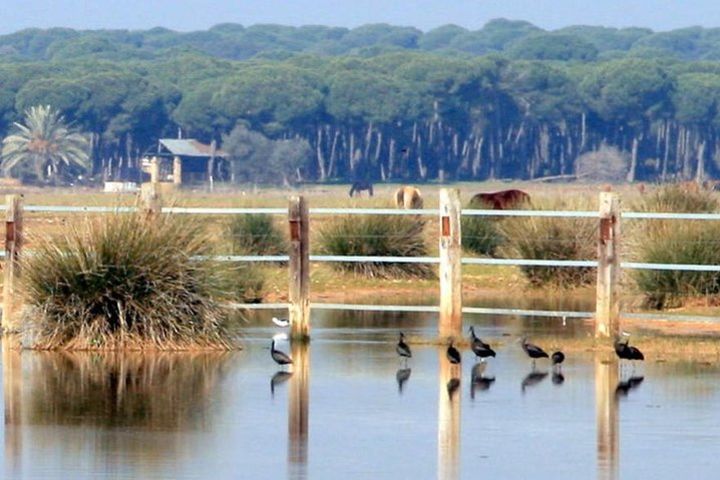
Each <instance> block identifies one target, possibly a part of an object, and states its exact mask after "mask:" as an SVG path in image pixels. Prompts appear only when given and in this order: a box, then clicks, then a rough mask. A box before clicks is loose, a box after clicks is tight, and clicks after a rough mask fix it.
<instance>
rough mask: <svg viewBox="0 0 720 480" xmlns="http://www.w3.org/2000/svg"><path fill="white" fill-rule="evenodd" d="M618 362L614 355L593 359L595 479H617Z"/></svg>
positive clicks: (618, 427) (618, 436) (618, 432)
mask: <svg viewBox="0 0 720 480" xmlns="http://www.w3.org/2000/svg"><path fill="white" fill-rule="evenodd" d="M617 384H618V361H617V359H616V358H615V356H614V355H612V356H610V355H597V356H596V357H595V420H596V423H597V466H598V479H604V480H613V479H616V478H618V464H619V461H620V457H619V453H618V452H619V448H620V426H619V415H618V398H617V395H616V393H615V389H616V388H617Z"/></svg>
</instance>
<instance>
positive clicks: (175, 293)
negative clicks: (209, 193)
mask: <svg viewBox="0 0 720 480" xmlns="http://www.w3.org/2000/svg"><path fill="white" fill-rule="evenodd" d="M210 251H211V244H210V242H209V238H208V235H207V234H205V233H204V232H203V230H202V229H201V227H199V226H198V224H197V223H195V222H192V221H188V220H187V218H179V217H172V216H167V215H160V216H152V217H149V216H146V215H145V214H142V213H137V214H115V215H108V216H104V217H102V218H100V219H95V220H90V219H88V220H86V221H85V222H84V223H81V224H79V225H78V226H76V227H71V228H70V230H69V232H68V233H67V234H66V235H64V236H58V237H56V238H51V239H43V240H42V241H39V242H37V243H36V245H35V246H34V247H33V255H32V256H29V257H27V263H26V265H25V267H24V276H23V278H24V291H25V296H26V304H27V305H29V306H30V309H29V312H27V313H28V321H29V322H32V323H34V325H35V326H36V332H35V333H36V339H37V345H36V347H38V348H69V349H102V348H104V349H119V348H146V347H150V348H161V349H186V348H198V347H199V348H228V347H230V346H231V339H230V337H229V334H228V333H227V332H226V330H225V328H224V320H225V309H223V308H222V307H221V305H220V302H219V298H220V296H221V295H222V293H223V292H222V291H221V284H220V282H219V277H218V271H219V270H220V268H219V266H218V265H216V264H213V263H211V262H210V261H207V260H198V259H196V258H193V257H196V256H199V255H207V254H209V253H210Z"/></svg>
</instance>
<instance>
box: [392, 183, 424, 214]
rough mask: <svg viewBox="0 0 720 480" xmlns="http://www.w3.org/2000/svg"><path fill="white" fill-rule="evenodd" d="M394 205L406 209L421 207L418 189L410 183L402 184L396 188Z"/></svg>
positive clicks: (421, 202) (421, 201)
mask: <svg viewBox="0 0 720 480" xmlns="http://www.w3.org/2000/svg"><path fill="white" fill-rule="evenodd" d="M395 206H396V207H397V208H404V209H406V210H408V209H420V208H423V199H422V195H421V194H420V189H418V188H416V187H412V186H410V185H404V186H402V187H400V188H398V189H397V191H396V192H395Z"/></svg>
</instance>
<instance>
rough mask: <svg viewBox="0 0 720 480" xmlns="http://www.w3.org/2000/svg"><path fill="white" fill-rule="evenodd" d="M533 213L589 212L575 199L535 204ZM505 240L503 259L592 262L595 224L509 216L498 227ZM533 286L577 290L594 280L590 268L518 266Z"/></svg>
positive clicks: (582, 220)
mask: <svg viewBox="0 0 720 480" xmlns="http://www.w3.org/2000/svg"><path fill="white" fill-rule="evenodd" d="M532 209H533V210H589V209H590V208H588V206H587V205H585V204H584V203H582V202H580V201H578V200H575V201H572V202H568V201H566V200H550V201H545V202H534V203H533V206H532ZM500 231H501V234H502V235H503V237H504V238H505V239H506V241H505V243H504V244H503V245H502V246H501V247H500V248H499V253H500V255H501V256H502V257H504V258H528V259H539V260H592V259H594V258H596V256H597V254H596V238H595V237H596V236H597V221H595V220H594V219H592V218H559V217H509V218H506V219H505V220H503V222H502V223H501V224H500ZM520 268H521V270H522V272H523V274H524V275H525V277H526V278H527V280H528V281H529V282H530V284H532V285H533V286H538V287H539V286H546V285H550V286H555V287H560V288H570V287H579V286H583V285H588V284H591V283H593V282H594V281H595V269H594V268H591V267H534V266H523V267H520Z"/></svg>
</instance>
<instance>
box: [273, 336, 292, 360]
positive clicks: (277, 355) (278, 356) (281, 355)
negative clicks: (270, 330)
mask: <svg viewBox="0 0 720 480" xmlns="http://www.w3.org/2000/svg"><path fill="white" fill-rule="evenodd" d="M286 339H287V335H285V334H284V333H278V334H277V335H273V337H272V343H271V344H270V356H271V357H272V359H273V360H275V363H277V364H278V365H281V366H283V365H288V364H292V363H293V361H292V358H290V356H289V355H288V354H286V353H285V352H281V351H280V350H277V349H276V348H275V342H276V341H277V340H286Z"/></svg>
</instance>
